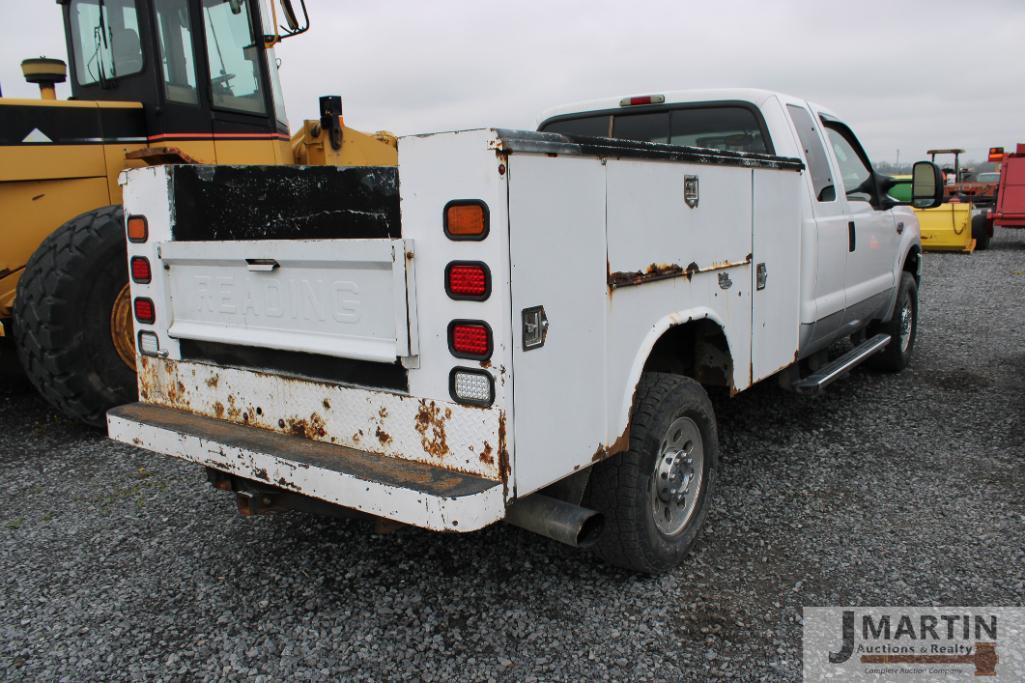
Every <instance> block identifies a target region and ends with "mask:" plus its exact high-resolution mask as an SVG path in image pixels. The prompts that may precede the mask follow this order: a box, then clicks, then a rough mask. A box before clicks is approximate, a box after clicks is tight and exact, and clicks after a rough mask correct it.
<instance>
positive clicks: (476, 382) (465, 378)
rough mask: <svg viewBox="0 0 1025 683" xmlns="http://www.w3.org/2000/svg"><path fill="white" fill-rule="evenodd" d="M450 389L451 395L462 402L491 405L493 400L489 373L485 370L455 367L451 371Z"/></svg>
mask: <svg viewBox="0 0 1025 683" xmlns="http://www.w3.org/2000/svg"><path fill="white" fill-rule="evenodd" d="M451 389H452V397H453V398H454V399H456V400H457V401H462V402H464V403H477V404H480V405H491V402H492V401H493V400H494V390H493V388H492V384H491V375H490V374H488V373H486V372H477V371H474V370H461V369H459V368H456V369H455V370H453V371H452V384H451Z"/></svg>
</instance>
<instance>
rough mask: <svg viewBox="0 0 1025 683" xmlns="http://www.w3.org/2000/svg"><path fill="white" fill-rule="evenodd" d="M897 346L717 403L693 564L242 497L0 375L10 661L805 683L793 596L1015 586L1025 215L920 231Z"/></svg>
mask: <svg viewBox="0 0 1025 683" xmlns="http://www.w3.org/2000/svg"><path fill="white" fill-rule="evenodd" d="M923 281H924V286H923V287H922V293H921V301H922V327H921V330H920V336H919V339H918V347H917V349H916V356H915V360H914V363H913V366H912V367H911V368H909V369H908V370H906V371H905V372H904V373H902V374H900V375H897V376H884V375H877V374H872V373H870V372H867V371H858V372H856V373H854V375H853V376H852V377H851V378H850V379H848V380H847V381H845V382H843V383H841V384H839V385H836V386H835V387H834V388H833V389H832V390H831V391H830V392H828V393H827V394H826V395H825V396H823V397H820V398H816V399H807V398H801V397H798V396H794V395H790V394H786V393H784V392H782V391H780V390H779V389H777V388H776V387H775V386H774V385H773V384H771V383H768V384H766V385H765V386H758V387H755V388H754V389H752V390H751V391H748V392H746V393H744V394H742V395H741V396H739V397H737V398H735V399H733V400H729V399H718V400H717V411H718V414H719V419H720V430H721V434H722V450H723V455H724V459H723V463H722V470H721V477H720V483H721V486H720V489H719V493H718V495H717V497H716V499H715V501H714V507H713V510H712V513H711V515H710V518H709V525H708V528H707V529H706V532H705V534H704V536H703V538H702V539H701V540H700V541H699V542H698V544H697V546H696V550H695V552H694V553H693V554H692V556H691V558H690V559H689V561H688V562H687V563H686V564H685V565H684V566H683V567H681V568H679V569H678V570H677V571H675V572H673V573H672V574H670V575H667V576H663V577H660V578H644V577H638V576H632V575H629V574H626V573H623V572H620V571H618V570H615V569H611V568H609V567H606V566H603V565H601V564H599V563H598V562H597V561H596V560H594V559H593V558H592V557H591V556H589V555H587V554H585V553H579V552H576V551H573V550H571V549H568V548H563V547H562V546H559V545H558V544H556V543H554V542H550V541H547V540H546V539H543V538H540V537H536V536H532V535H530V534H528V533H527V532H524V531H520V530H518V529H514V528H511V527H496V528H491V529H488V530H485V531H483V532H480V533H475V534H469V535H465V536H460V535H437V534H432V533H428V532H421V531H418V530H403V531H400V532H398V533H394V534H391V535H375V534H374V533H372V528H371V527H369V526H368V525H367V524H366V523H364V522H356V521H344V520H335V519H325V518H318V517H313V516H310V515H305V514H299V513H294V514H288V515H278V516H271V517H264V518H258V519H243V518H241V517H239V516H238V515H237V514H236V513H235V510H234V502H233V499H232V498H231V497H230V496H229V495H227V494H224V493H221V492H218V491H215V490H213V489H212V488H210V487H209V486H208V485H207V484H206V483H205V480H204V477H203V473H202V471H201V470H200V469H199V468H197V467H193V466H190V465H186V464H184V463H180V462H178V461H175V460H173V459H171V458H166V457H162V456H158V455H153V454H149V453H147V452H144V451H139V450H135V449H132V448H128V447H126V446H122V445H118V444H115V443H113V442H110V441H107V440H106V439H105V438H104V436H103V435H102V434H100V433H97V432H95V431H90V430H88V429H86V428H83V427H80V426H78V425H77V424H73V423H71V422H69V421H67V420H65V419H63V418H60V417H58V416H56V415H55V414H54V413H53V411H51V410H49V409H48V408H47V406H46V405H45V404H44V403H43V402H42V401H41V400H40V399H38V398H36V397H35V396H34V395H32V394H22V395H14V396H3V397H0V498H2V500H3V501H4V505H3V509H2V510H0V577H2V579H0V580H2V582H3V590H2V594H0V676H2V677H3V678H4V679H6V680H70V681H86V680H142V679H148V680H196V679H251V680H268V681H269V680H282V679H288V680H306V679H311V680H325V679H351V678H354V679H373V680H449V681H453V680H487V679H495V680H516V681H519V680H532V679H540V680H602V679H615V680H630V681H633V680H642V679H643V680H648V679H656V680H657V679H661V680H670V681H676V680H705V679H711V678H723V679H739V680H752V681H755V680H757V681H761V680H799V679H800V677H801V656H800V646H801V608H802V607H803V606H816V605H843V604H846V605H885V604H905V605H918V604H927V605H928V604H936V605H1019V604H1021V603H1022V602H1023V596H1025V464H1023V455H1025V305H1023V300H1025V231H1010V230H1003V231H1001V230H998V234H997V236H996V239H995V240H994V243H993V246H992V249H991V251H987V252H979V253H976V254H975V255H973V256H962V255H953V254H951V255H939V254H929V255H927V257H926V261H925V272H924V280H923Z"/></svg>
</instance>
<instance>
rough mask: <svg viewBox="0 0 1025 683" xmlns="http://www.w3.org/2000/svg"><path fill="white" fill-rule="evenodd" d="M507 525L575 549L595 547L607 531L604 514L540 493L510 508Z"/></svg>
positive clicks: (506, 515) (506, 513) (507, 513)
mask: <svg viewBox="0 0 1025 683" xmlns="http://www.w3.org/2000/svg"><path fill="white" fill-rule="evenodd" d="M505 521H506V523H507V524H512V525H513V526H518V527H520V528H521V529H526V530H527V531H532V532H534V533H535V534H541V535H542V536H547V537H548V538H550V539H552V540H555V541H558V542H559V543H565V544H566V545H571V546H573V547H575V548H587V547H588V546H592V545H594V542H595V541H597V540H598V536H599V535H601V532H602V529H604V528H605V518H604V517H603V516H602V515H601V513H600V512H595V511H594V510H588V509H587V508H585V507H580V506H579V505H574V504H573V503H567V502H566V501H564V500H559V499H558V498H552V497H550V496H544V495H541V494H540V493H535V494H533V495H531V496H527V497H526V498H524V499H523V500H519V501H517V502H515V503H513V504H512V505H511V506H509V508H508V509H507V510H506V511H505Z"/></svg>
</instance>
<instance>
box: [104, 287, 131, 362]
mask: <svg viewBox="0 0 1025 683" xmlns="http://www.w3.org/2000/svg"><path fill="white" fill-rule="evenodd" d="M110 340H111V341H112V342H113V343H114V349H115V350H116V351H117V355H118V356H120V358H121V360H122V361H124V364H125V365H127V366H128V367H129V368H131V370H132V371H133V372H134V371H135V335H134V334H133V326H132V295H131V292H130V291H129V290H128V284H127V283H126V284H125V286H124V287H122V288H121V291H120V292H118V294H117V297H116V298H115V299H114V307H113V308H112V309H110Z"/></svg>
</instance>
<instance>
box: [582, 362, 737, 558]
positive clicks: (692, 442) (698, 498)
mask: <svg viewBox="0 0 1025 683" xmlns="http://www.w3.org/2000/svg"><path fill="white" fill-rule="evenodd" d="M718 459H719V436H718V431H717V429H716V423H715V411H714V410H713V408H712V403H711V401H709V400H708V394H707V393H705V390H704V388H703V387H702V386H701V385H700V384H698V383H697V382H695V381H694V380H693V379H690V378H689V377H682V376H680V375H671V374H666V373H661V372H647V373H644V375H642V377H641V381H640V384H639V386H638V388H637V396H636V398H635V404H634V410H633V416H632V418H631V420H630V447H629V449H628V450H627V451H625V452H623V453H620V454H618V455H615V456H613V457H611V458H609V459H608V460H605V461H603V462H601V463H598V464H597V465H595V466H594V470H593V471H592V473H591V481H590V487H589V490H588V499H587V500H588V506H589V507H591V508H592V509H594V510H597V511H599V512H601V513H602V514H603V515H604V516H605V530H604V531H603V533H602V535H601V536H600V537H599V538H598V542H597V544H596V545H595V550H596V552H597V553H598V555H599V556H600V557H601V558H602V559H604V560H605V561H606V562H608V563H610V564H613V565H616V566H618V567H623V568H624V569H630V570H633V571H637V572H642V573H645V574H657V573H660V572H664V571H666V570H668V569H671V568H673V567H675V566H676V565H678V564H679V563H680V562H681V561H682V560H683V559H684V557H685V556H686V555H687V552H688V551H689V550H690V547H691V545H692V544H693V543H694V540H695V539H696V538H697V536H698V533H699V532H700V530H701V525H702V524H703V522H704V520H705V517H706V516H707V514H708V507H709V503H710V501H711V499H712V492H713V490H714V487H715V477H716V469H717V465H718Z"/></svg>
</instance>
